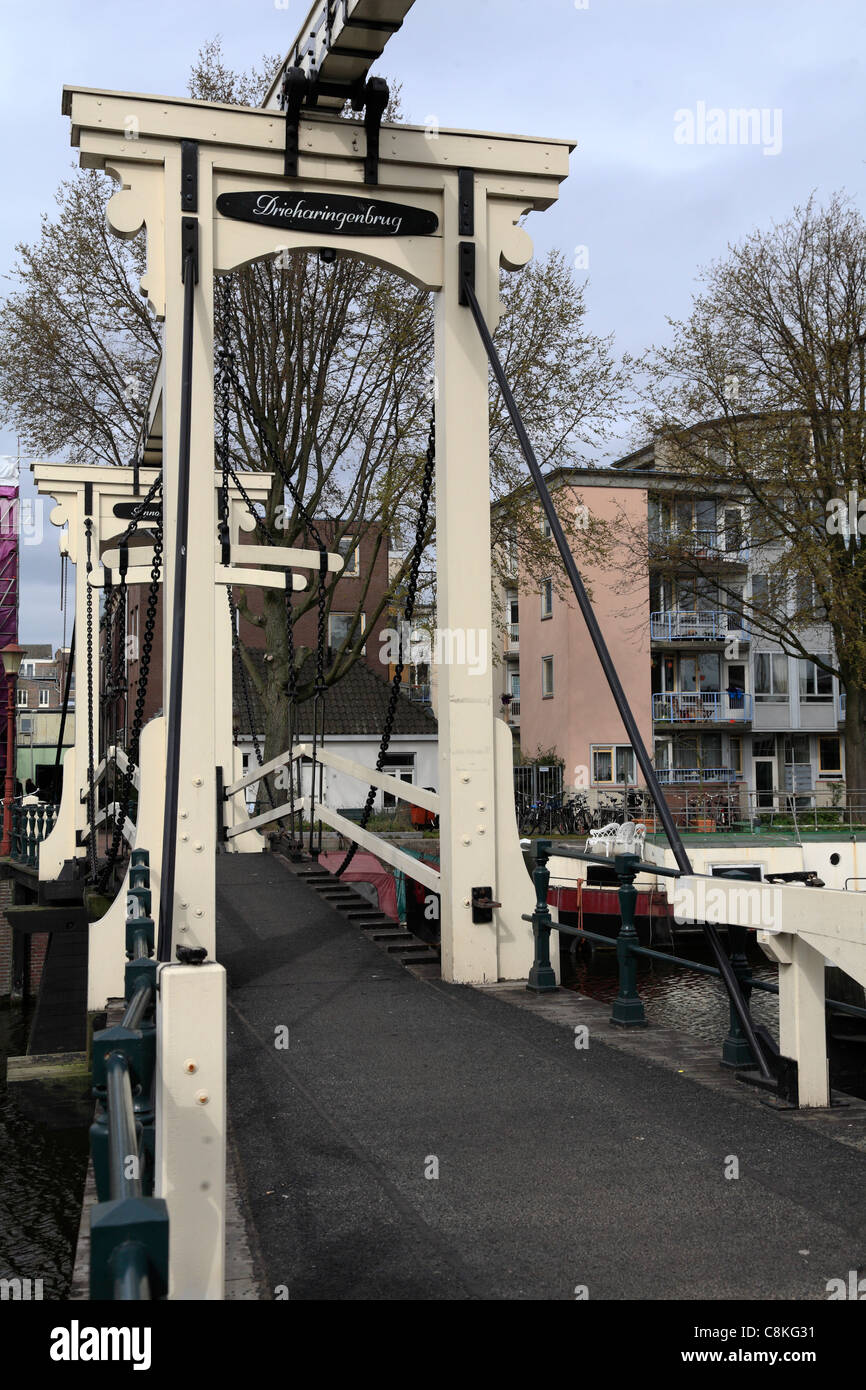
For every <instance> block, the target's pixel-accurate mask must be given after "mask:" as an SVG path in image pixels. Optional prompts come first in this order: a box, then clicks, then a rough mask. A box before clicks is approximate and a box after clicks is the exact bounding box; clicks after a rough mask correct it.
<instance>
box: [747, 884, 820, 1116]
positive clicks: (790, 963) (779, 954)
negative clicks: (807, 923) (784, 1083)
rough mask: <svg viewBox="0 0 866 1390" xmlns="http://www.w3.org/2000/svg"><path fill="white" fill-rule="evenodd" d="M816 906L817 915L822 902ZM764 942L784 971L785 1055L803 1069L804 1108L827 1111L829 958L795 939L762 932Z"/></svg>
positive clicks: (781, 1004)
mask: <svg viewBox="0 0 866 1390" xmlns="http://www.w3.org/2000/svg"><path fill="white" fill-rule="evenodd" d="M795 891H796V890H795ZM800 891H802V892H804V893H805V894H806V895H807V896H808V897H810V898H816V897H817V891H816V892H815V893H814V894H813V892H812V890H809V889H802V890H800ZM814 906H815V908H816V909H817V907H818V904H817V902H815V904H814ZM758 941H759V942H760V945H761V947H762V949H763V951H764V953H765V955H767V956H768V957H769V958H770V960H775V961H776V962H777V963H778V966H779V1051H780V1052H781V1053H782V1055H783V1056H784V1057H791V1058H793V1059H794V1061H795V1062H796V1063H797V1083H798V1093H799V1103H800V1106H801V1107H804V1108H805V1107H809V1106H813V1107H814V1106H827V1105H829V1104H830V1069H829V1063H828V1060H827V1020H826V1012H825V1004H824V996H825V984H824V957H823V955H822V954H821V953H820V951H816V950H815V948H814V947H813V946H810V945H809V943H808V942H807V941H804V940H803V938H802V937H801V936H798V935H796V934H794V933H788V932H784V933H780V934H778V935H775V934H770V933H769V932H759V933H758Z"/></svg>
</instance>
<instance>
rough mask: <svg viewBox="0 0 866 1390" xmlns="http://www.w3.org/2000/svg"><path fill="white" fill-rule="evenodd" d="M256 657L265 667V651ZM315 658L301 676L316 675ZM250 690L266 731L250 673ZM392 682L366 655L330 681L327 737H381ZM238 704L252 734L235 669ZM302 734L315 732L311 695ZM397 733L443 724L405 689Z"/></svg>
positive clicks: (302, 713)
mask: <svg viewBox="0 0 866 1390" xmlns="http://www.w3.org/2000/svg"><path fill="white" fill-rule="evenodd" d="M252 657H253V660H254V661H255V662H256V664H257V666H259V667H260V668H261V669H263V668H264V657H265V654H264V652H258V651H253V652H252ZM313 670H314V665H313V658H312V657H309V658H308V660H307V662H306V663H305V665H304V668H303V671H302V672H301V678H300V679H301V681H303V682H306V681H307V680H310V679H312V676H313ZM247 685H248V687H249V692H250V706H251V708H252V712H253V720H254V722H255V723H256V724H257V726H258V727H257V728H256V731H255V732H256V733H257V734H259V735H261V734H262V733H263V732H264V727H265V720H264V714H263V711H262V706H261V701H260V699H259V696H258V692H257V691H256V688H255V686H254V684H253V682H252V680H250V678H249V676H247ZM390 690H391V684H390V682H389V681H387V680H383V678H382V677H381V676H378V675H377V674H376V672H375V671H373V670H371V668H370V667H369V666H367V665H366V663H365V662H363V661H356V662H355V665H354V666H353V667H352V669H351V670H350V671H348V672H347V674H346V675H345V676H344V677H343V678H342V680H339V681H337V682H336V684H335V685H332V686H330V687H329V689H328V691H327V694H326V695H325V737H326V738H327V737H329V736H330V737H333V738H336V737H339V736H340V735H341V734H342V735H346V734H354V735H356V736H357V735H362V734H369V735H371V736H372V735H375V736H376V737H380V736H381V733H382V728H383V725H384V723H385V715H386V712H387V709H388V696H389V694H390ZM234 710H235V716H236V719H237V721H238V729H239V732H240V734H241V736H242V737H243V736H246V737H249V735H250V729H249V721H248V719H247V713H246V706H245V702H244V698H243V692H242V688H241V681H240V677H239V675H238V672H237V670H236V671H235V675H234ZM297 732H298V736H299V737H300V738H307V737H311V736H312V732H313V705H312V701H307V702H306V703H305V704H302V705H301V706H300V710H299V717H298V730H297ZM394 733H395V734H402V735H409V736H411V735H413V734H414V735H416V736H417V735H419V734H427V735H428V736H429V735H431V734H432V735H434V736H435V735H436V734H437V733H438V725H437V722H436V719H435V716H434V715H433V712H432V710H431V709H430V708H429V706H427V705H423V704H419V703H418V702H416V701H415V700H410V699H408V698H407V696H405V695H402V694H401V695H400V696H399V698H398V700H397V714H396V717H395V719H394Z"/></svg>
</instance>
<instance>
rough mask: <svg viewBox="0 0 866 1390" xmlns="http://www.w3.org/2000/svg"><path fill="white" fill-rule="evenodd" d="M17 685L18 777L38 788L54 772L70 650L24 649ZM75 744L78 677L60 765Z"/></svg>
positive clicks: (41, 645) (35, 645)
mask: <svg viewBox="0 0 866 1390" xmlns="http://www.w3.org/2000/svg"><path fill="white" fill-rule="evenodd" d="M24 653H25V654H24V656H23V658H22V661H21V669H20V671H19V674H18V680H17V682H16V701H17V706H18V708H17V711H16V749H17V755H16V776H17V778H18V780H19V781H20V782H21V783H22V784H23V783H24V782H26V781H27V779H28V778H31V779H32V780H33V781H34V782H35V783H36V784H37V786H39V785H41V783H42V780H43V779H44V778H45V777H46V775H48V774H49V773H50V772H51V771H53V768H54V763H55V759H56V755H57V740H58V737H59V735H60V725H61V720H62V714H63V692H64V687H65V681H66V670H67V666H68V662H69V648H68V647H61V648H58V649H57V650H56V651H55V650H54V649H53V648H52V646H51V644H50V643H48V642H36V643H34V642H31V643H29V644H28V645H25V646H24ZM74 741H75V674H74V672H73V674H72V684H71V687H70V692H69V712H68V715H67V719H66V726H65V729H64V733H63V748H62V750H61V761H62V757H63V753H64V752H65V750H66V749H67V748H68V747H70V746H71V744H72V743H73V742H74Z"/></svg>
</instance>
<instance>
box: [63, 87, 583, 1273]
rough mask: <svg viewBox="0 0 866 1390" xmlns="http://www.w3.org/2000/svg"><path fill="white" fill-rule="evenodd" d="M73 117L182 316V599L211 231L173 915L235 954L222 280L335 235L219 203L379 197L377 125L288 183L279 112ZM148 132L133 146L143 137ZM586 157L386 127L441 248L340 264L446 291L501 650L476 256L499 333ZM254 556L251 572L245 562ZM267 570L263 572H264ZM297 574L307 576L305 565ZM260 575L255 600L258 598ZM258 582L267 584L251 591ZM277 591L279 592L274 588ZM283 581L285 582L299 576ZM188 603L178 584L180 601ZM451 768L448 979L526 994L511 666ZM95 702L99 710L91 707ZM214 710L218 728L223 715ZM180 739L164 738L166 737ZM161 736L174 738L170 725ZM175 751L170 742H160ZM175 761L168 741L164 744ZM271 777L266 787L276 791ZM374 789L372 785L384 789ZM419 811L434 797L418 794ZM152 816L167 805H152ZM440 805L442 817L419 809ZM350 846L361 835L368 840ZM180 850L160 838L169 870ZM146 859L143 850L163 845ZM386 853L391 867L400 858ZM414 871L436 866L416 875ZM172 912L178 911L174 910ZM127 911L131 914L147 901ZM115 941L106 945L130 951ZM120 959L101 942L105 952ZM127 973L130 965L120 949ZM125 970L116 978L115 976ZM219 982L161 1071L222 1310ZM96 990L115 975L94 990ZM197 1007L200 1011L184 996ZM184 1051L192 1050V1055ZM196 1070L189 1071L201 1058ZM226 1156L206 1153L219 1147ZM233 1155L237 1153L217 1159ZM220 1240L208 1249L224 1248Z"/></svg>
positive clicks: (446, 733) (152, 280)
mask: <svg viewBox="0 0 866 1390" xmlns="http://www.w3.org/2000/svg"><path fill="white" fill-rule="evenodd" d="M64 111H65V113H66V114H68V115H69V116H70V118H71V122H72V139H73V144H76V145H78V146H79V148H80V157H81V163H82V166H83V167H85V168H92V169H100V170H106V171H108V172H109V173H110V174H111V175H113V177H114V178H115V179H116V180H117V182H118V184H119V185H120V187H119V190H118V192H117V193H116V194H115V195H114V197H113V198H112V199H111V201H110V202H109V204H108V220H109V224H110V226H111V228H112V229H113V230H114V231H115V232H116V233H117V234H118V235H120V236H122V237H132V236H135V235H136V234H137V233H138V232H139V231H140V230H141V229H142V228H145V229H146V233H147V271H146V274H145V276H144V278H143V281H142V290H143V292H144V293H145V294H146V295H147V298H148V301H149V303H150V305H151V307H152V309H153V311H154V313H155V314H156V315H157V317H158V318H160V319H163V320H164V340H163V341H164V348H163V364H162V365H163V380H164V383H165V387H164V396H163V401H162V421H163V431H162V433H163V449H164V461H165V468H164V476H163V509H164V527H165V537H166V547H165V567H164V573H163V584H164V591H165V592H166V593H171V592H173V589H174V575H175V554H174V549H173V546H172V544H171V537H172V536H173V535H175V534H176V527H177V516H178V486H179V473H178V469H177V466H176V464H177V460H178V459H179V457H180V446H181V392H180V382H181V376H182V373H181V365H182V341H183V286H182V282H181V270H182V264H183V253H182V217H183V216H185V215H186V216H189V215H192V216H194V217H195V218H196V220H197V223H198V228H197V230H198V281H197V285H196V290H195V296H194V322H193V340H192V342H193V345H192V353H193V392H192V406H191V427H190V483H189V493H188V497H189V514H190V518H191V525H190V529H189V543H188V549H187V615H188V621H187V625H186V641H185V648H184V654H183V672H182V678H183V706H182V708H183V720H182V737H181V749H180V762H179V786H180V800H179V826H178V838H177V858H176V879H175V900H174V902H173V903H172V904H171V905H170V911H169V914H168V915H169V916H170V918H171V920H172V921H173V924H174V943H175V944H176V943H178V942H182V943H184V944H185V945H188V946H193V947H204V948H205V949H206V950H207V952H208V955H209V957H210V959H211V960H213V959H214V956H215V868H214V865H215V853H216V843H215V842H216V826H215V814H214V808H215V804H216V767H217V765H218V763H219V761H220V756H219V755H220V751H221V749H220V745H219V739H218V736H217V714H216V711H214V691H215V690H219V689H220V685H221V684H222V685H223V686H225V687H226V688H228V689H229V690H230V687H231V680H230V675H229V668H228V664H227V661H226V658H225V654H224V648H221V646H220V644H219V643H218V641H217V629H216V621H215V604H214V599H213V589H214V584H215V582H217V581H218V580H221V581H222V582H227V581H228V579H229V575H217V574H216V573H215V558H214V537H215V536H216V529H217V511H216V500H215V490H214V486H213V450H214V438H213V421H214V398H213V375H212V373H213V309H214V278H215V276H217V275H219V274H222V273H225V272H228V271H231V270H233V269H234V268H236V267H238V266H241V265H244V264H246V263H248V262H250V261H254V260H257V259H261V258H263V257H267V256H274V255H276V254H277V253H279V252H280V251H281V250H282V249H283V248H286V247H288V248H290V249H297V250H308V251H318V250H321V249H323V248H328V247H330V246H331V245H332V244H333V238H330V239H329V238H328V236H327V235H326V234H325V235H323V234H321V233H320V234H318V235H317V234H315V233H314V232H303V233H299V232H292V231H286V230H284V229H275V228H268V227H263V226H261V225H255V226H254V225H251V224H249V223H246V222H239V221H230V220H228V219H226V218H223V217H221V216H220V215H219V214H218V213H217V211H216V200H217V197H218V196H219V195H220V194H222V193H229V192H262V191H267V190H274V189H279V190H283V191H284V190H286V189H287V188H288V187H292V188H293V187H295V186H296V187H297V188H298V189H301V190H312V191H316V192H319V193H328V192H331V193H336V194H344V195H345V194H359V193H361V192H362V190H363V177H364V172H363V171H364V164H363V156H364V149H363V144H364V131H363V127H360V126H358V125H357V124H356V123H350V122H346V121H343V120H340V119H339V118H338V117H336V116H333V115H329V114H327V113H320V112H309V113H307V112H305V113H304V118H303V120H302V123H301V131H300V168H299V178H298V180H297V182H296V184H295V183H292V185H287V183H286V181H285V179H284V171H283V150H284V144H285V122H284V120H283V118H282V117H281V115H280V114H279V112H276V111H273V110H253V109H248V108H239V107H233V106H226V105H218V104H211V103H204V102H197V101H187V100H177V99H174V98H164V97H156V96H142V95H132V94H127V93H119V92H109V91H94V90H89V89H82V88H67V89H66V90H65V93H64ZM130 135H132V136H133V138H129V137H130ZM182 141H193V142H196V145H197V174H198V197H197V205H196V207H195V209H194V211H193V212H192V213H190V211H189V209H186V210H185V209H184V208H182V205H181V187H182V148H181V142H182ZM571 148H572V146H571V144H570V143H568V142H564V141H558V140H541V139H531V138H520V137H511V136H496V135H489V134H485V133H481V132H460V131H448V130H442V131H440V132H439V133H438V136H437V138H435V139H430V138H428V136H427V134H426V133H425V131H424V130H422V129H418V128H414V127H411V126H402V125H398V126H385V127H384V128H383V130H382V139H381V164H380V176H379V187H378V188H377V189H376V191H375V193H376V197H377V198H380V199H384V200H389V199H390V200H392V201H397V202H403V203H409V204H410V205H412V206H414V207H416V208H420V209H424V210H427V211H430V212H434V213H435V214H436V215H437V217H438V219H439V231H438V234H437V235H434V236H429V237H395V238H381V239H379V238H377V239H372V238H369V239H368V238H358V239H355V238H348V237H345V238H344V237H341V238H340V241H339V249H340V252H341V253H342V254H344V255H350V256H354V257H359V258H361V259H364V260H367V261H368V262H370V263H371V264H374V265H378V266H382V267H385V268H387V269H390V270H392V271H394V272H395V273H397V274H398V275H402V276H404V277H405V278H406V279H408V280H410V281H411V282H412V283H414V284H416V285H419V286H421V287H423V288H426V289H428V290H431V291H432V292H433V293H434V295H435V351H436V390H437V432H436V433H437V439H436V445H437V448H436V454H437V564H438V594H439V612H438V620H439V623H440V625H441V626H442V627H444V628H447V629H449V630H452V631H454V630H463V631H467V630H474V631H476V632H479V633H485V634H487V640H488V641H489V639H490V635H491V633H492V628H493V624H492V613H491V584H490V533H489V515H490V473H489V431H488V367H487V359H486V356H485V352H484V348H483V345H482V343H481V341H480V340H479V338H478V334H477V331H476V328H475V325H474V323H473V320H472V317H471V314H470V313H469V312H468V310H467V309H465V308H464V307H462V306H461V304H460V302H459V292H460V282H461V280H460V263H459V247H460V243H461V242H471V243H472V244H473V245H474V247H475V254H476V264H477V282H476V283H477V294H478V297H479V300H480V303H481V305H482V308H483V310H484V312H485V314H486V316H487V318H488V321H489V323H490V324H491V326H493V325H495V323H496V322H497V321H498V315H499V293H498V286H499V271H500V267H501V266H506V267H507V268H509V269H518V268H519V267H521V266H523V265H524V264H525V263H526V262H527V261H528V260H529V258H530V255H531V252H532V244H531V241H530V239H529V237H528V236H527V234H526V232H525V231H523V230H522V228H520V227H519V226H518V225H517V224H518V223H519V221H520V219H521V218H522V216H523V215H524V214H525V213H526V212H529V211H531V210H533V209H535V210H543V209H545V208H547V207H549V206H550V205H551V204H552V203H554V202H555V201H556V199H557V197H558V193H559V186H560V184H561V182H562V180H563V179H565V178H566V176H567V174H568V161H569V154H570V150H571ZM462 169H467V170H472V171H474V183H473V186H472V193H471V195H470V202H471V203H473V204H474V206H472V207H471V212H472V213H473V215H474V230H473V231H472V233H471V235H470V234H467V233H462V232H461V227H460V215H461V208H460V188H459V183H460V178H459V175H460V170H462ZM233 558H234V557H233ZM244 558H245V559H246V558H247V557H246V556H244ZM287 562H288V561H287ZM243 578H244V576H243V575H242V574H241V576H240V578H239V579H236V580H235V582H243ZM246 578H247V580H248V581H249V578H250V577H249V576H246ZM272 582H273V581H272ZM278 582H281V577H280V580H279V581H278ZM165 586H167V587H165ZM171 638H172V634H171V627H170V625H169V624H168V623H165V624H164V637H163V642H164V647H163V650H164V681H165V686H164V694H165V699H164V708H165V709H166V711H167V710H168V694H169V678H170V672H171V655H172V654H171V649H170V647H171ZM439 689H440V709H439V757H440V791H439V814H440V824H441V831H440V835H441V877H440V880H439V887H440V889H441V927H442V967H443V974H444V976H445V978H446V979H449V980H458V981H466V982H476V983H482V982H493V981H496V980H498V979H502V978H520V977H525V975H526V969H527V960H528V958H529V955H530V950H531V937H530V932H529V928H528V927H527V925H526V923H525V922H524V921H523V920H522V914H524V913H528V912H530V911H531V909H532V905H533V897H532V892H531V888H530V883H529V879H528V877H527V875H526V872H525V869H524V867H523V862H522V857H521V854H520V849H519V841H518V834H517V825H516V821H515V814H514V803H513V795H512V772H511V767H512V752H511V736H510V734H509V731H508V729H507V727H506V726H505V724H504V723H503V721H502V720H501V719H500V718H498V717H497V716H498V709H497V705H496V702H495V700H494V691H493V672H492V663H490V662H488V670H487V673H486V674H485V675H483V676H482V675H478V674H476V673H475V672H474V671H473V670H471V669H470V668H469V667H468V665H449V666H446V667H443V669H442V671H441V672H440V684H439ZM79 700H80V696H79ZM212 711H214V717H211V712H212ZM157 722H158V721H154V723H157ZM159 722H160V723H161V722H162V721H159ZM154 742H155V739H154ZM163 749H164V744H163ZM160 752H161V750H160V749H158V748H156V747H155V746H153V745H151V746H150V747H148V748H147V750H146V751H145V750H144V749H143V750H142V768H143V785H142V793H141V805H142V814H145V813H146V814H147V816H148V818H149V819H152V821H153V824H154V827H156V824H157V820H158V815H157V812H156V811H155V810H150V809H147V808H148V807H149V806H151V805H152V806H153V807H158V806H161V803H162V795H163V791H164V785H165V782H164V774H163V771H162V769H163V768H164V766H165V755H164V752H162V755H161V756H160ZM259 775H260V774H259ZM363 779H364V780H366V781H369V780H372V779H370V778H369V775H368V773H367V772H366V771H365V772H363ZM416 796H417V792H416ZM151 798H152V800H151ZM419 804H421V803H420V800H419ZM346 833H347V834H352V835H354V837H355V838H358V831H357V827H354V826H351V825H350V824H349V823H348V822H347V824H346ZM160 840H161V833H159V832H157V833H156V834H155V836H154V837H152V838H150V840H149V843H148V845H147V847H148V848H149V849H150V851H151V865H152V869H154V870H155V872H154V873H153V874H152V881H153V883H154V887H155V888H158V885H159V863H158V862H157V863H154V851H157V854H158V846H159V843H160ZM142 843H143V841H142ZM376 852H377V853H381V854H383V857H385V858H388V857H389V856H388V855H386V854H384V852H383V849H382V846H381V844H380V843H379V842H377V845H376ZM412 866H413V872H414V874H415V876H416V877H418V876H419V867H418V864H417V862H416V861H414V860H413V861H412ZM475 886H482V887H483V886H489V887H491V888H492V889H493V896H494V898H496V899H498V900H500V901H501V903H502V907H501V908H498V909H497V910H496V911H495V912H494V914H493V922H492V923H491V924H489V925H475V924H473V922H472V912H471V895H472V889H473V887H475ZM155 896H156V895H155ZM119 901H120V902H121V904H122V905H123V906H122V908H121V909H120V911H121V912H123V911H125V894H121V895H120V898H119ZM117 938H118V934H117V932H116V931H112V932H111V933H110V934H109V938H108V939H107V940H105V943H104V944H105V949H106V950H108V949H109V948H110V950H111V952H112V953H113V952H114V951H115V950H116V949H118V948H117ZM102 953H103V947H102V946H100V954H102ZM120 957H121V962H122V951H121V952H120ZM114 970H116V967H115V966H114V965H113V964H111V965H108V964H107V965H106V972H107V973H106V976H105V978H108V975H109V974H111V973H112V971H114ZM215 971H219V967H218V966H208V967H204V968H201V969H199V970H196V969H190V968H189V967H182V966H181V967H179V966H175V965H168V964H166V965H164V966H162V967H161V969H160V978H161V980H164V981H165V984H166V988H165V989H164V990H163V992H162V993H161V997H160V1018H161V1023H160V1027H159V1039H160V1041H159V1049H160V1050H159V1058H158V1083H159V1084H158V1115H161V1116H162V1119H163V1121H165V1119H166V1117H169V1118H170V1120H171V1123H165V1122H162V1123H158V1141H157V1142H158V1153H157V1187H156V1190H157V1193H158V1195H161V1196H163V1197H165V1198H166V1200H167V1201H168V1203H169V1210H170V1213H171V1221H172V1252H173V1253H172V1269H171V1286H170V1296H171V1297H174V1298H184V1297H202V1296H206V1297H220V1296H221V1294H222V1279H223V1264H222V1258H223V1257H222V1210H223V1188H222V1185H221V1183H222V1178H221V1171H222V1170H221V1169H220V1166H219V1164H218V1163H216V1164H215V1163H214V1162H213V1161H212V1160H210V1161H209V1162H208V1164H207V1168H208V1180H207V1190H206V1191H202V1188H203V1187H204V1184H203V1183H202V1156H203V1154H204V1153H205V1152H208V1153H210V1154H213V1153H214V1147H213V1140H214V1138H215V1137H217V1138H218V1137H219V1135H220V1128H221V1125H223V1124H224V1107H225V1099H224V1094H223V1093H222V1092H221V1091H220V1086H222V1085H223V1084H224V1081H220V1079H219V1078H221V1077H222V1078H224V1061H223V1062H221V1061H220V1058H219V1057H215V1058H214V1057H211V1056H210V1053H208V1061H209V1062H212V1063H213V1066H212V1071H213V1075H214V1077H215V1078H216V1080H215V1082H214V1085H213V1086H212V1087H211V1088H210V1091H209V1100H210V1102H211V1103H210V1108H209V1109H205V1108H203V1106H202V1105H201V1104H198V1105H197V1104H196V1101H195V1094H196V1093H195V1091H193V1090H190V1089H189V1088H190V1085H191V1084H192V1083H190V1081H189V1080H188V1079H184V1077H183V1076H181V1074H180V1070H179V1069H180V1068H181V1065H182V1058H183V1056H184V1051H183V1049H184V1048H186V1049H189V1048H190V1047H191V1046H192V1041H191V1038H188V1037H187V1036H186V1034H185V1033H184V1032H183V1025H182V1022H181V1018H180V1017H174V1018H173V1019H172V1020H169V1019H168V1018H167V1012H168V1011H167V1009H166V1000H167V998H168V993H169V991H168V989H167V985H168V978H167V977H170V978H171V981H172V986H171V993H172V996H173V997H174V998H176V1000H177V1002H176V1004H175V1006H174V1010H175V1014H176V1013H177V1010H178V1009H180V1010H181V1014H182V1016H183V1017H184V1018H186V1019H189V1018H190V1017H192V1016H196V1028H195V1030H194V1035H195V1038H196V1039H197V1040H198V1041H196V1047H197V1048H198V1049H199V1051H205V1052H207V1047H206V1046H205V1045H204V1044H201V1039H202V1037H203V1035H204V1034H205V1033H206V1032H207V1031H208V1029H207V1025H206V1018H205V1015H207V1020H208V1022H210V1023H213V1026H214V1037H213V1038H212V1039H211V1042H210V1044H209V1046H210V1048H211V1051H212V1048H213V1046H214V1045H215V1043H216V1037H219V1038H220V1040H223V1041H222V1043H221V1045H224V1023H223V1019H222V1016H221V1013H220V1011H221V1010H222V1009H223V1008H224V986H223V987H221V986H220V985H219V982H218V981H217V980H216V977H215V974H214V972H215ZM93 983H94V985H96V979H95V978H94V981H93ZM185 994H188V997H187V998H184V996H185ZM178 1039H182V1041H178ZM189 1055H190V1054H189V1052H188V1051H187V1053H186V1057H187V1060H188V1059H189ZM205 1145H210V1148H208V1149H207V1150H205V1148H204V1146H205ZM217 1147H219V1146H217ZM205 1231H207V1232H209V1233H210V1235H209V1238H208V1239H203V1235H202V1233H203V1232H205Z"/></svg>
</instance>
